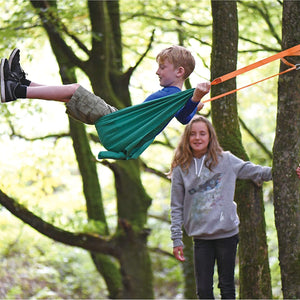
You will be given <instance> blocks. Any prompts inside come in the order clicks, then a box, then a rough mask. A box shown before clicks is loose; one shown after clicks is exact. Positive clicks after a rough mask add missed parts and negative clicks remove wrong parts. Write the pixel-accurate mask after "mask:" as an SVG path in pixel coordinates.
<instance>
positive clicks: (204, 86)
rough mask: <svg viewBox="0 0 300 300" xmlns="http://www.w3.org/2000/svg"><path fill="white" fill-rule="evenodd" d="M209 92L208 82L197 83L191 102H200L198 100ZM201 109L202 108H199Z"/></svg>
mask: <svg viewBox="0 0 300 300" xmlns="http://www.w3.org/2000/svg"><path fill="white" fill-rule="evenodd" d="M209 91H210V82H201V83H198V84H197V86H196V88H195V91H194V94H193V97H192V101H193V102H200V100H201V99H202V98H203V97H204V96H205V95H206V94H207V93H208V92H209ZM201 108H202V107H201Z"/></svg>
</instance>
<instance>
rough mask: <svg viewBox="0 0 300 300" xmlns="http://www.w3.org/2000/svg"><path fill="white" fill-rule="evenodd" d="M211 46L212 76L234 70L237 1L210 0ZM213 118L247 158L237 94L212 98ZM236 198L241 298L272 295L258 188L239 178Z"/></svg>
mask: <svg viewBox="0 0 300 300" xmlns="http://www.w3.org/2000/svg"><path fill="white" fill-rule="evenodd" d="M211 3H212V15H213V47H212V57H211V78H212V79H214V78H217V77H219V76H221V75H224V74H226V73H229V72H231V71H234V70H235V69H236V63H237V47H238V18H237V7H236V1H212V2H211ZM235 88H236V80H235V79H231V80H229V81H227V82H225V83H223V84H219V85H217V86H213V87H212V93H211V94H212V96H216V95H218V94H221V93H223V92H225V91H229V90H232V89H235ZM212 121H213V124H214V127H215V129H216V132H217V135H218V139H219V141H220V144H221V145H222V147H223V149H224V150H229V151H231V152H232V153H233V154H235V155H236V156H238V157H240V158H241V159H243V160H248V157H247V154H246V152H245V149H244V148H243V145H242V140H241V133H240V128H239V122H238V113H237V102H236V94H231V95H229V96H226V97H225V98H222V99H220V100H216V101H214V102H212ZM235 201H236V202H237V205H238V213H239V217H240V221H241V224H240V233H239V235H240V243H239V263H240V268H239V275H240V298H242V299H249V298H251V299H253V298H257V299H258V298H271V297H272V292H271V280H270V269H269V263H268V248H267V242H266V231H265V220H264V206H263V199H262V190H261V188H258V187H256V186H255V185H254V184H253V183H252V182H249V181H239V182H238V183H237V187H236V193H235Z"/></svg>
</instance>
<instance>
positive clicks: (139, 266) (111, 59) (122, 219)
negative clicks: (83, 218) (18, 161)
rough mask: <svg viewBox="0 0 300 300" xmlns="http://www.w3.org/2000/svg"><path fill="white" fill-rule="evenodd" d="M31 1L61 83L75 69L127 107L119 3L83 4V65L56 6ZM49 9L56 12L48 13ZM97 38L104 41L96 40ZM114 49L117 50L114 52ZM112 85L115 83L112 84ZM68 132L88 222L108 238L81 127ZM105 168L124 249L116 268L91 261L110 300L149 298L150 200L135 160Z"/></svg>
mask: <svg viewBox="0 0 300 300" xmlns="http://www.w3.org/2000/svg"><path fill="white" fill-rule="evenodd" d="M31 2H32V5H33V6H34V7H36V8H38V9H39V8H41V9H42V10H38V13H39V15H40V17H41V20H42V21H43V25H44V28H45V30H46V31H47V34H48V36H49V40H50V43H51V46H52V49H53V52H54V54H55V56H56V58H57V61H58V63H59V65H60V73H61V76H62V78H63V81H64V83H69V82H71V81H72V82H74V79H75V78H74V77H72V75H74V74H73V73H72V71H70V68H72V67H74V66H75V65H76V66H77V67H79V68H81V69H82V70H83V71H84V72H85V73H86V74H87V75H88V76H89V79H90V82H91V85H92V87H93V90H94V92H95V94H96V95H99V96H101V97H102V98H103V99H105V100H106V101H107V102H108V103H110V104H111V105H114V106H116V107H119V108H120V107H124V106H127V105H129V104H130V94H129V89H128V82H129V79H130V75H131V73H130V72H129V73H127V74H126V73H124V74H123V73H121V69H122V68H121V65H120V62H122V49H121V47H120V45H121V40H120V39H121V33H120V27H119V26H118V25H117V24H116V21H118V20H119V12H118V9H119V6H118V1H114V2H113V3H111V2H110V1H87V6H88V10H89V13H90V19H91V26H92V29H91V30H92V37H91V40H92V50H90V51H88V50H87V48H86V47H85V46H83V45H82V44H78V45H79V46H80V47H81V48H82V50H84V51H86V52H87V54H88V55H89V59H88V60H87V61H82V60H80V59H78V57H77V56H76V53H75V52H73V49H72V48H71V47H69V46H68V45H67V44H66V42H65V41H64V40H63V38H62V32H61V31H60V30H61V28H64V26H61V27H59V24H60V23H61V21H60V20H59V16H58V14H57V12H56V10H55V8H56V2H55V1H31ZM50 6H51V7H52V8H54V9H52V10H49V9H48V8H49V7H50ZM110 18H112V19H113V20H111V19H110ZM119 21H120V20H119ZM113 30H115V32H114V31H113ZM99 36H101V37H103V38H101V39H99V38H97V37H99ZM116 46H118V49H115V47H116ZM115 62H118V63H115ZM99 70H101V71H100V72H99ZM116 82H118V84H115V83H116ZM122 89H123V90H122ZM119 95H122V98H120V99H118V96H119ZM70 131H71V137H72V139H73V145H74V150H75V153H76V158H77V161H78V166H79V169H80V172H81V176H82V181H83V191H84V195H85V198H86V203H87V213H88V218H89V219H90V220H94V221H98V222H101V223H102V224H103V225H104V226H103V228H104V230H103V231H101V232H99V234H100V235H107V234H108V228H107V224H106V217H105V213H104V208H103V204H102V196H101V189H100V186H99V182H98V175H97V170H96V165H95V160H94V158H93V155H92V152H91V150H90V146H89V143H88V139H87V135H86V131H85V127H84V125H83V124H80V123H79V122H77V121H74V120H72V119H70ZM108 165H109V166H110V168H111V169H112V170H113V172H114V174H115V180H116V190H117V203H118V205H117V206H118V212H117V214H118V219H119V226H118V229H117V233H116V236H117V237H118V238H117V239H116V241H117V243H116V248H117V249H122V251H121V255H118V256H117V259H119V263H120V269H119V268H118V267H117V265H116V263H115V262H114V261H113V260H111V258H110V257H108V256H105V255H103V254H101V253H95V252H92V253H91V254H92V258H93V261H94V263H95V265H96V267H97V270H98V271H99V272H100V273H101V274H102V276H103V278H104V279H105V282H106V284H107V287H108V290H109V293H110V297H111V298H120V297H124V298H143V299H146V298H153V282H152V277H153V274H152V268H151V262H150V256H149V253H148V248H147V235H148V231H147V230H146V231H145V229H144V226H145V224H146V221H147V211H148V208H149V206H150V204H151V199H150V198H149V196H148V195H147V193H146V191H145V190H144V187H143V185H142V182H141V179H140V169H139V163H138V161H137V160H136V161H121V162H116V163H108ZM128 191H130V192H128ZM116 252H118V251H116ZM121 278H122V280H121ZM122 283H123V285H122Z"/></svg>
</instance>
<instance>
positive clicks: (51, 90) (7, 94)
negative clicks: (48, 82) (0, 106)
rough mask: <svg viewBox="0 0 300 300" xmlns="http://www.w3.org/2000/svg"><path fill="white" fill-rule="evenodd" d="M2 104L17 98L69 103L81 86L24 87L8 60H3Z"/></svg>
mask: <svg viewBox="0 0 300 300" xmlns="http://www.w3.org/2000/svg"><path fill="white" fill-rule="evenodd" d="M0 76H1V102H9V101H14V100H16V99H17V98H33V99H42V100H55V101H61V102H67V101H69V100H70V99H71V97H72V95H73V94H74V92H75V91H76V89H77V88H78V87H79V84H77V83H74V84H68V85H61V86H34V87H32V86H29V87H27V86H26V85H22V84H21V82H20V79H19V77H18V75H17V74H16V73H13V72H11V71H10V69H9V63H8V60H7V59H2V60H1V66H0Z"/></svg>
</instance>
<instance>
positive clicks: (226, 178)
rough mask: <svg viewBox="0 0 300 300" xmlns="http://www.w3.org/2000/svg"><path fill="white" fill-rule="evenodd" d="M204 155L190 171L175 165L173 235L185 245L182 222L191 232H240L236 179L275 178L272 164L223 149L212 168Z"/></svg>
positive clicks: (214, 235)
mask: <svg viewBox="0 0 300 300" xmlns="http://www.w3.org/2000/svg"><path fill="white" fill-rule="evenodd" d="M204 159H205V158H204V157H202V158H200V159H197V158H194V159H193V161H192V163H191V165H190V167H189V170H188V173H186V172H184V171H183V170H182V169H181V167H180V166H177V167H175V168H174V170H173V173H172V187H171V239H172V240H173V247H177V246H183V243H182V225H184V228H185V230H186V233H187V234H188V235H189V236H192V237H194V238H199V239H207V240H211V239H221V238H227V237H231V236H233V235H235V234H237V233H238V226H239V217H238V215H237V210H236V203H235V202H234V201H233V200H234V192H235V182H236V179H251V180H252V181H254V182H255V183H257V184H261V183H262V182H263V181H269V180H272V174H271V170H272V169H271V168H270V167H262V166H259V165H254V164H253V163H251V162H249V161H247V162H245V161H243V160H241V159H239V158H238V157H236V156H234V155H233V154H231V153H230V152H228V151H226V152H223V153H222V155H221V156H220V157H219V161H218V165H217V166H216V167H214V168H213V170H212V171H210V170H209V169H208V168H207V167H206V166H205V164H204V163H203V162H204Z"/></svg>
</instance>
